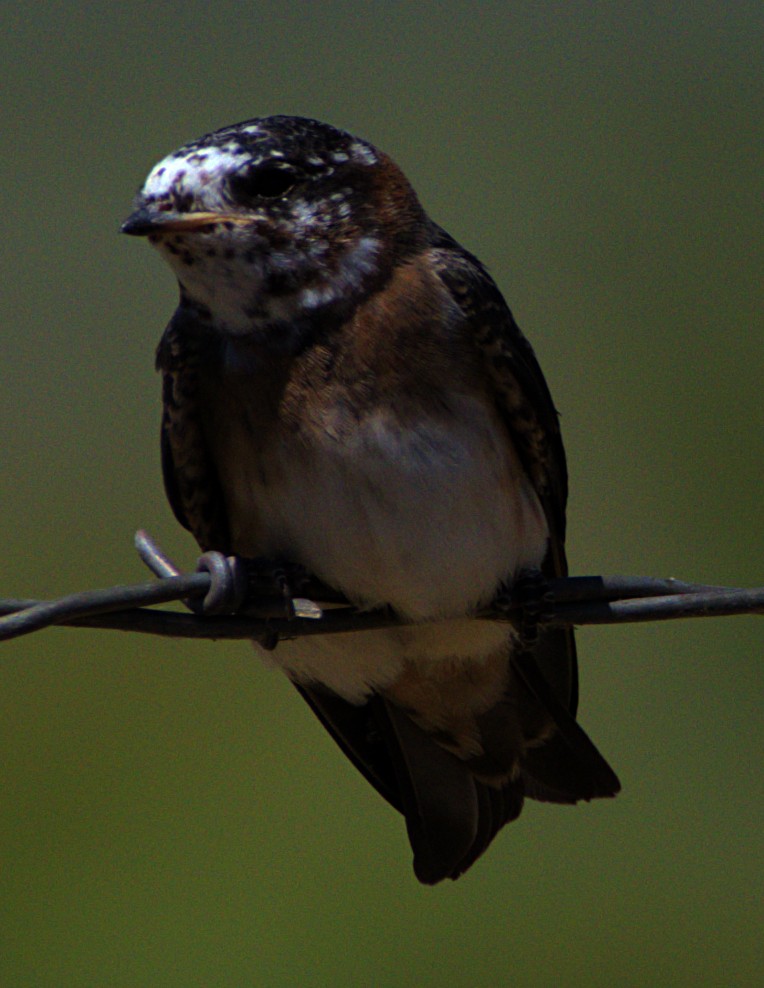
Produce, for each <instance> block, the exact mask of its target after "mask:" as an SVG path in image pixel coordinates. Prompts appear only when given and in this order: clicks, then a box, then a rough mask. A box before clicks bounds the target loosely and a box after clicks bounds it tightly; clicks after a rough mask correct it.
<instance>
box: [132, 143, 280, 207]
mask: <svg viewBox="0 0 764 988" xmlns="http://www.w3.org/2000/svg"><path fill="white" fill-rule="evenodd" d="M262 156H263V157H265V156H266V155H265V154H263V155H262ZM253 160H254V161H256V160H257V155H253V153H252V151H251V150H250V149H249V148H245V147H243V146H242V144H241V142H240V141H237V140H233V139H232V140H231V141H227V142H222V143H219V144H207V145H204V144H202V143H201V142H198V141H197V142H194V143H192V144H186V145H185V146H184V147H182V148H180V149H179V150H177V151H173V153H172V154H168V155H167V157H166V158H163V159H162V161H160V162H159V163H158V164H157V165H155V166H154V167H153V168H152V170H151V171H150V172H149V176H148V178H147V179H146V182H145V184H144V186H143V193H144V195H151V196H161V195H162V194H163V193H168V192H170V191H171V190H172V191H173V192H174V193H175V194H179V193H183V192H189V193H193V192H198V191H201V190H202V189H204V188H205V187H206V186H208V185H210V184H212V183H215V182H217V181H218V180H219V179H220V178H221V177H222V176H223V175H227V174H230V173H231V172H233V171H236V170H237V169H238V168H241V167H242V165H244V164H245V163H252V161H253Z"/></svg>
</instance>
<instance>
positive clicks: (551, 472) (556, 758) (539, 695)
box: [433, 228, 620, 802]
mask: <svg viewBox="0 0 764 988" xmlns="http://www.w3.org/2000/svg"><path fill="white" fill-rule="evenodd" d="M433 260H434V263H435V267H436V270H437V271H438V274H439V277H440V279H441V281H442V282H443V284H444V285H445V286H446V288H447V289H448V291H449V293H450V295H451V298H452V299H453V301H454V302H455V303H456V304H457V306H458V307H459V309H460V310H461V313H462V315H463V318H464V320H465V324H466V326H467V328H468V332H469V333H470V334H471V336H472V339H473V340H474V343H475V345H476V347H477V348H478V350H479V352H480V354H481V356H482V360H483V367H484V369H485V373H486V376H487V378H488V380H489V381H490V386H491V390H492V392H493V394H494V397H495V400H496V404H497V407H498V409H499V411H500V413H501V416H502V418H503V420H504V423H505V425H506V427H507V429H508V432H509V434H510V437H511V439H512V442H513V443H514V446H515V449H516V450H517V453H518V455H519V457H520V460H521V462H522V464H523V466H524V468H525V471H526V473H527V474H528V477H529V478H530V480H531V482H532V484H533V487H534V489H535V491H536V494H537V496H538V498H539V501H540V502H541V505H542V508H543V510H544V514H545V516H546V520H547V525H548V528H549V545H548V549H547V554H546V557H545V559H544V562H543V564H542V570H543V573H544V575H545V576H547V577H564V576H567V574H568V564H567V560H566V557H565V508H566V503H567V497H568V477H567V466H566V461H565V451H564V449H563V445H562V438H561V435H560V426H559V420H558V415H557V411H556V409H555V407H554V404H553V402H552V397H551V395H550V393H549V388H548V387H547V384H546V381H545V379H544V375H543V374H542V372H541V368H540V367H539V364H538V361H537V359H536V355H535V354H534V352H533V349H532V348H531V345H530V343H528V341H527V340H526V338H525V337H524V336H523V334H522V332H521V331H520V329H519V327H518V326H517V323H516V322H515V320H514V318H513V316H512V313H511V312H510V310H509V308H508V306H507V304H506V302H505V301H504V298H503V297H502V295H501V293H500V292H499V290H498V288H497V287H496V285H495V283H494V282H493V280H492V278H491V277H490V275H489V274H488V272H487V271H486V269H485V268H484V267H483V265H482V264H481V263H480V261H478V260H477V258H475V257H473V256H472V255H471V254H470V253H468V252H467V251H465V250H464V248H462V247H461V246H460V245H459V244H458V243H456V241H454V240H453V239H452V238H451V237H449V235H448V234H446V233H445V232H444V231H441V230H440V229H439V228H438V229H437V230H436V234H435V236H434V246H433ZM512 661H513V667H514V669H515V672H516V673H517V676H518V677H519V679H520V680H521V682H522V683H523V684H524V687H525V688H526V689H527V690H528V691H529V692H530V693H531V694H532V695H533V696H534V697H535V699H536V701H537V702H538V703H540V704H541V706H542V707H543V708H544V709H545V710H546V712H547V714H548V715H549V716H550V717H551V719H552V720H553V722H554V724H555V727H556V728H557V730H556V732H555V734H554V735H553V736H552V737H551V738H550V739H549V740H548V741H546V742H545V743H543V744H541V745H539V746H537V747H534V748H531V749H529V751H528V753H527V754H526V758H525V765H524V774H525V777H526V779H525V782H526V785H525V791H526V793H527V794H528V795H530V796H533V797H534V798H537V799H546V800H551V801H555V802H575V801H576V800H578V799H591V798H593V797H595V796H610V795H614V794H615V793H616V792H617V791H618V790H619V788H620V784H619V782H618V779H617V777H616V776H615V774H614V772H613V771H612V769H611V768H610V766H609V765H608V764H607V762H606V761H605V759H604V758H603V757H602V755H600V753H599V752H598V751H597V749H596V748H595V746H594V745H593V744H592V742H591V741H590V740H589V738H588V737H587V735H586V734H585V733H584V731H583V730H582V729H581V727H579V725H578V724H577V723H576V722H575V719H574V718H575V714H576V708H577V705H578V671H577V661H576V646H575V640H574V636H573V629H572V628H545V629H542V631H541V634H540V637H539V643H538V646H537V647H536V649H535V651H534V654H533V655H530V654H529V653H528V652H523V653H518V654H517V655H515V656H513V660H512Z"/></svg>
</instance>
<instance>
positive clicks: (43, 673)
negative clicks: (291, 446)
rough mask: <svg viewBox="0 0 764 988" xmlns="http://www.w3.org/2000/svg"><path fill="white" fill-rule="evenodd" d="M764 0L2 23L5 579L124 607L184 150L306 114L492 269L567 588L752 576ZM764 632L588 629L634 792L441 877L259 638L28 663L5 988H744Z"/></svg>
mask: <svg viewBox="0 0 764 988" xmlns="http://www.w3.org/2000/svg"><path fill="white" fill-rule="evenodd" d="M763 10H764V8H762V6H761V4H760V3H744V2H735V3H730V4H718V3H694V4H684V5H683V4H678V3H677V4H672V3H640V4H632V5H627V4H595V3H513V4H507V3H481V4H468V3H449V2H446V3H438V4H434V3H433V4H430V3H421V4H415V3H411V4H399V3H384V4H383V3H369V4H363V5H362V4H351V3H340V2H327V3H321V4H296V3H275V2H268V3H232V2H219V3H214V4H207V3H204V4H203V3H197V2H184V3H159V4H157V5H149V4H143V3H141V4H138V3H134V2H127V3H123V4H121V5H119V6H117V5H111V6H106V5H97V4H87V3H68V4H67V3H34V2H33V3H31V4H27V5H25V6H21V5H12V4H10V3H8V4H4V5H3V7H2V13H0V18H2V23H1V24H0V28H2V36H3V38H4V53H3V63H2V67H1V68H0V73H2V79H0V83H1V84H2V91H3V100H2V104H3V106H2V115H3V125H2V133H3V147H4V151H3V155H2V164H1V165H0V167H2V170H3V176H2V189H3V210H2V212H3V227H2V234H3V248H2V265H3V268H4V271H3V276H2V282H3V303H2V304H3V313H4V315H3V372H2V390H1V391H0V416H1V418H0V422H1V423H2V450H3V452H2V473H1V474H0V496H1V497H2V511H3V522H2V540H1V543H0V544H1V545H2V562H1V563H0V571H1V573H2V585H1V586H0V594H4V595H7V596H46V597H50V596H55V595H57V594H60V593H63V592H67V591H72V590H75V589H80V588H87V587H96V586H106V585H110V584H113V583H117V582H133V581H138V580H141V579H143V578H144V572H143V571H142V569H141V567H140V565H139V564H138V562H137V560H136V558H135V557H134V554H133V552H132V549H131V537H132V533H133V531H134V529H135V528H137V527H139V526H141V525H143V526H146V527H148V528H149V529H150V530H151V531H152V532H153V533H155V534H156V535H157V536H158V537H160V539H161V540H162V541H163V543H164V544H165V545H166V547H167V548H168V549H169V550H170V551H171V552H172V553H174V554H175V555H176V556H177V557H178V558H179V559H180V560H182V561H183V562H184V563H186V564H190V563H191V561H192V560H193V558H194V546H193V545H192V543H191V540H190V537H188V536H186V535H185V533H183V532H181V531H180V530H179V529H178V526H177V525H176V523H175V522H174V520H173V518H172V517H171V514H170V512H169V509H168V508H167V507H166V505H165V502H164V497H163V494H162V490H161V481H160V475H159V465H158V449H157V422H158V415H159V382H158V380H157V378H156V376H155V374H154V372H153V351H154V346H155V344H156V341H157V340H158V337H159V334H160V332H161V330H162V328H163V325H164V323H165V321H166V320H167V319H168V318H169V316H170V314H171V312H172V310H173V308H174V305H175V288H174V285H173V280H172V277H171V275H170V273H169V270H167V269H166V268H165V267H164V265H163V264H162V263H161V262H160V260H159V258H158V257H157V256H156V255H155V254H154V253H153V252H152V251H151V250H150V249H149V248H148V247H147V246H146V245H145V244H143V243H137V242H135V241H134V240H128V239H127V238H120V237H119V236H117V228H118V225H119V222H120V221H121V219H122V218H123V217H124V216H125V215H126V214H127V212H128V210H129V207H130V201H131V197H132V195H133V192H134V190H135V189H136V187H137V186H138V185H139V184H140V183H141V182H142V180H143V178H144V176H145V174H146V172H147V171H148V169H149V167H150V166H151V165H152V164H153V163H154V162H155V161H156V160H158V159H159V158H160V157H162V156H163V155H164V154H165V153H166V152H168V151H170V150H172V149H174V148H175V147H176V146H178V145H179V144H181V143H182V142H184V141H185V140H187V139H191V138H194V137H196V136H198V135H199V134H201V133H204V132H206V131H208V130H212V129H215V128H217V127H220V126H222V125H224V124H228V123H232V122H235V121H237V120H241V119H244V118H247V117H250V116H256V115H263V114H268V113H276V112H279V113H298V114H302V115H307V116H315V117H318V118H321V119H325V120H328V121H330V122H332V123H334V124H336V125H338V126H341V127H344V128H347V129H349V130H351V131H354V132H356V133H358V134H360V135H362V136H364V137H366V138H368V139H370V140H371V141H373V142H375V143H377V144H378V145H379V146H380V147H382V148H384V149H385V150H387V151H388V152H390V153H391V154H392V155H393V156H394V157H395V158H396V159H397V160H398V162H399V163H400V164H401V165H402V167H403V168H404V170H405V171H406V172H407V174H408V175H409V177H410V178H411V180H412V182H413V184H414V185H415V187H416V188H417V189H418V191H419V192H420V195H421V197H422V199H423V201H424V203H425V205H426V206H427V207H428V209H429V210H430V212H431V213H432V215H433V216H434V217H435V218H437V219H438V220H439V221H440V222H441V223H442V224H443V225H444V226H445V227H446V228H447V229H448V230H449V231H450V232H452V233H453V234H454V235H455V236H456V237H457V238H458V239H459V240H461V241H462V242H463V243H464V244H465V245H466V246H467V247H469V248H470V249H472V250H474V251H476V252H477V253H478V254H479V256H480V257H481V258H482V259H483V260H484V261H485V262H486V263H487V264H488V266H489V267H490V268H491V270H492V271H493V273H494V275H495V276H496V279H497V281H498V282H499V284H500V285H501V286H502V288H503V290H504V292H505V294H506V295H507V298H508V300H509V301H510V304H511V305H512V307H513V309H514V311H515V314H516V316H517V318H518V320H519V322H520V324H521V325H522V326H523V327H524V328H525V330H526V332H527V333H528V335H529V336H530V338H531V340H532V342H533V344H534V346H535V347H536V349H537V352H538V354H539V357H540V360H541V363H542V365H543V367H544V369H545V371H546V373H547V376H548V379H549V382H550V386H551V388H552V391H553V394H554V395H555V399H556V402H557V404H558V406H559V408H560V409H561V411H562V414H563V427H564V432H565V438H566V443H567V448H568V452H569V458H570V464H571V483H572V497H571V506H570V542H569V545H570V553H569V555H570V558H571V561H572V570H573V572H574V573H614V572H627V573H635V574H649V575H663V576H668V575H676V576H680V577H683V578H687V579H693V580H698V581H707V582H719V583H730V584H736V583H737V584H750V585H756V584H762V583H763V582H764V564H763V563H762V556H763V553H762V549H763V548H764V539H763V538H762V525H761V522H762V508H761V492H762V480H763V479H764V477H763V476H762V435H763V433H764V412H763V408H764V403H763V402H762V390H761V389H762V361H763V358H764V342H763V340H762V293H761V281H762V220H763V219H764V217H763V216H762V202H763V201H764V197H763V196H762V181H761V177H762V155H761V150H762V146H761V137H762V119H763V118H764V113H763V111H764V99H763V98H762V97H763V86H762V83H763V81H764V70H763V69H762V59H761V51H762V42H763V40H764V13H763ZM761 620H762V619H761V618H758V619H754V618H732V619H719V620H709V621H693V622H691V621H686V622H680V623H668V624H662V625H661V624H647V625H631V626H628V627H621V628H608V629H603V628H600V629H591V628H589V629H585V630H582V631H581V632H580V635H579V642H580V654H581V681H582V702H581V719H582V721H583V723H584V724H585V726H586V727H587V729H588V730H589V731H590V733H591V735H592V737H593V738H595V739H596V741H597V743H598V744H599V746H600V747H601V748H602V750H603V752H605V753H606V755H607V756H608V757H609V758H610V759H611V761H612V763H613V764H614V766H615V767H616V768H617V770H618V771H619V774H620V776H621V779H622V782H623V786H624V791H623V793H622V795H621V796H619V798H618V799H617V800H614V801H612V802H610V801H609V802H600V803H596V804H592V805H583V806H580V807H578V808H575V809H571V808H559V807H551V806H543V805H539V804H534V803H531V804H530V805H528V806H527V808H526V810H525V812H524V814H523V817H522V818H521V820H520V821H519V822H517V823H516V824H513V825H512V827H510V828H507V830H505V831H504V832H503V833H502V834H501V836H500V837H499V838H498V839H497V841H496V843H495V845H494V846H493V847H492V848H491V850H490V852H489V854H488V855H487V856H486V857H485V858H484V859H483V860H482V861H481V862H480V863H479V864H478V865H477V866H476V867H475V868H474V869H473V870H472V871H471V872H470V873H469V874H468V875H467V876H466V877H465V878H463V879H462V880H461V881H459V882H458V883H456V884H450V883H449V884H445V885H442V886H439V887H437V888H435V889H426V888H422V887H420V886H419V885H417V883H416V882H415V880H414V878H413V875H412V873H411V869H410V854H409V849H408V845H407V842H406V837H405V832H404V827H403V823H402V821H401V819H400V818H399V817H398V816H397V814H395V813H394V812H393V811H392V810H390V809H389V808H388V807H387V806H386V805H385V804H383V802H382V800H381V799H380V798H379V797H378V796H377V795H376V794H375V793H374V792H373V791H372V790H371V788H370V787H369V786H368V785H367V784H366V783H365V782H364V781H363V780H362V779H361V778H360V776H358V775H357V773H356V772H355V771H354V769H353V768H352V767H351V766H350V764H349V763H348V762H346V761H345V760H344V759H343V758H342V757H341V755H340V754H339V753H338V751H337V750H336V749H335V748H334V745H333V743H332V742H331V740H330V739H329V738H328V736H326V735H325V734H324V733H323V731H322V730H321V728H320V727H319V725H318V724H317V722H315V721H314V719H313V717H312V715H311V714H310V712H309V711H308V709H307V708H306V707H305V705H304V704H303V703H302V702H301V700H300V699H299V697H298V696H297V695H296V694H295V693H294V692H293V690H292V689H291V687H290V686H289V685H288V683H286V682H285V681H284V680H283V679H282V677H281V676H280V675H279V674H278V673H276V672H274V671H271V670H268V669H266V668H265V667H264V666H262V665H261V664H260V663H259V662H258V661H256V660H255V658H254V656H253V654H252V651H251V649H250V648H249V647H248V646H247V645H246V644H244V643H239V644H231V645H225V644H214V643H200V644H196V645H193V644H185V643H176V644H172V643H166V642H163V641H160V640H152V639H150V638H146V637H139V636H134V637H132V636H130V635H126V634H118V633H116V632H115V633H106V632H75V631H65V630H53V631H48V632H45V633H41V634H38V635H35V636H33V637H30V638H26V639H24V640H22V641H19V642H15V643H12V644H8V645H5V646H3V647H2V662H1V663H0V985H2V986H3V988H4V986H6V985H7V986H14V988H15V986H25V988H26V986H38V985H39V986H52V988H69V986H73V988H74V986H76V988H83V986H104V985H108V986H131V988H135V986H142V985H151V986H153V985H161V986H218V985H220V986H241V985H264V986H271V985H273V986H282V985H285V986H291V985H301V986H302V985H306V986H314V985H316V986H324V985H331V986H366V985H369V986H399V985H418V986H459V988H461V986H465V988H466V986H478V988H480V986H489V985H490V986H496V985H503V984H511V985H513V986H546V985H549V986H553V985H554V986H558V985H561V986H575V985H586V986H600V985H602V986H605V985H607V986H611V985H619V986H622V985H639V986H642V985H693V986H695V985H720V986H721V985H724V986H730V985H755V984H760V983H761V982H760V980H759V979H760V976H761V967H762V956H761V954H762V944H761V940H762V936H761V930H762V920H763V919H764V914H763V910H762V902H761V897H760V893H761V882H762V871H763V870H764V869H763V868H762V838H761V831H762V809H764V787H763V786H762V758H761V755H762V751H763V750H764V745H763V744H762V741H763V740H764V738H763V737H762V734H763V732H762V702H761V701H762V684H763V683H764V673H763V671H762V662H761V660H762V646H763V645H764V625H762V623H761Z"/></svg>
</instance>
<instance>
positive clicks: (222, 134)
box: [143, 121, 379, 197]
mask: <svg viewBox="0 0 764 988" xmlns="http://www.w3.org/2000/svg"><path fill="white" fill-rule="evenodd" d="M274 158H275V159H279V158H281V159H285V160H288V161H290V162H293V163H295V164H299V165H302V166H303V167H305V168H306V169H307V170H308V171H312V170H315V171H323V172H324V173H331V172H332V171H333V170H334V169H335V168H337V167H341V166H342V165H344V164H346V163H348V162H351V161H352V162H353V163H355V164H360V165H363V166H367V167H370V166H373V165H376V164H378V163H379V156H378V154H377V152H376V150H375V148H374V147H372V145H370V144H367V143H366V142H365V141H362V140H359V139H358V138H355V137H352V136H351V135H350V134H345V133H344V132H343V131H338V130H335V129H334V128H325V129H323V128H319V127H318V125H316V128H315V129H311V128H309V127H306V128H304V129H299V128H297V129H288V128H286V127H285V128H284V130H283V131H282V132H281V133H279V131H278V130H275V129H272V128H270V127H268V126H264V125H262V124H259V123H257V122H255V121H253V122H250V123H244V124H238V125H236V126H234V127H226V128H223V129H222V130H219V131H216V132H215V133H213V134H206V135H205V136H204V137H201V138H199V139H198V140H196V141H191V142H190V143H189V144H185V145H184V146H183V147H182V148H179V149H178V150H177V151H173V152H172V154H169V155H167V157H166V158H163V159H162V161H160V162H159V163H158V164H157V165H155V166H154V168H153V169H152V170H151V172H150V173H149V176H148V178H147V179H146V182H145V183H144V186H143V194H144V196H151V197H160V196H162V195H167V194H169V193H170V192H172V194H173V195H184V194H191V195H194V194H198V193H199V192H201V191H203V190H204V189H205V188H207V187H209V186H211V185H214V184H216V183H217V182H218V181H219V180H220V179H221V178H222V177H223V176H225V175H229V174H231V173H232V172H235V171H237V170H238V169H239V168H242V167H243V166H245V165H247V166H252V165H258V164H259V163H260V162H262V161H265V160H273V159H274Z"/></svg>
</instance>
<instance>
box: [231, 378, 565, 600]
mask: <svg viewBox="0 0 764 988" xmlns="http://www.w3.org/2000/svg"><path fill="white" fill-rule="evenodd" d="M408 418H409V420H408V421H407V422H406V423H405V424H404V423H402V422H401V420H400V419H399V417H398V416H397V415H396V409H395V403H394V402H392V401H391V402H389V403H384V404H380V405H378V406H377V407H376V408H373V409H371V410H369V411H368V412H367V413H366V414H364V415H362V416H358V417H357V416H356V415H355V414H354V412H353V411H352V410H350V409H348V408H343V407H336V408H328V409H325V410H324V412H323V414H322V415H321V416H320V417H318V418H317V419H315V418H314V419H313V420H311V421H309V422H308V423H307V424H305V423H303V428H301V429H300V430H299V431H297V430H294V429H291V428H287V427H282V426H280V425H279V424H278V423H275V424H274V425H273V427H272V428H271V429H270V430H268V434H267V435H265V436H262V435H255V434H253V430H255V431H256V426H255V425H253V424H252V421H253V420H252V419H251V417H250V416H247V414H246V413H244V414H239V415H238V416H234V417H231V416H229V419H228V422H227V425H226V428H225V430H218V447H219V448H218V450H217V459H218V462H219V473H220V477H221V480H222V483H223V488H224V492H225V497H226V501H227V508H228V515H229V519H230V526H231V532H232V543H233V547H234V550H235V551H236V552H238V553H240V554H242V555H249V556H251V555H280V556H286V557H287V558H289V559H291V560H293V561H295V562H299V563H301V564H303V565H304V566H306V567H307V568H308V570H310V571H311V572H313V573H315V574H316V576H318V577H319V578H320V579H322V580H324V581H325V582H326V583H328V584H330V585H332V586H334V587H336V588H338V589H340V590H342V591H343V592H344V593H345V594H346V595H347V596H348V597H349V598H350V599H352V600H354V601H356V602H358V603H359V604H362V605H366V606H376V605H381V604H389V605H391V606H392V607H394V608H395V609H396V610H397V611H398V612H400V613H401V614H402V615H405V616H407V617H410V618H412V619H415V620H425V619H431V618H436V617H453V616H460V615H465V614H467V613H469V612H470V610H471V609H473V608H474V607H476V606H477V605H478V604H480V603H484V602H486V601H487V600H488V599H489V598H490V597H491V596H492V594H493V593H494V592H495V590H496V587H497V585H498V584H499V582H500V581H501V580H502V579H505V578H507V577H511V575H512V574H513V573H515V572H516V571H517V570H518V569H520V568H521V567H525V566H537V565H539V564H540V562H541V559H542V557H543V555H544V551H545V547H546V538H547V528H546V522H545V520H544V514H543V511H542V509H541V507H540V504H539V502H538V499H537V497H536V494H535V492H534V490H533V488H532V487H531V485H530V482H529V481H528V479H527V477H526V475H525V473H524V471H523V469H522V466H521V464H520V462H519V460H518V457H517V455H516V453H515V450H514V448H513V446H512V443H511V441H510V440H509V436H508V434H507V432H506V431H505V430H504V428H503V427H502V425H501V422H500V420H499V418H498V415H497V414H496V413H495V412H494V411H493V409H492V408H491V407H490V406H489V405H488V403H487V402H485V401H484V400H483V399H482V398H481V397H480V396H474V397H470V396H466V395H464V396H459V397H457V398H455V399H453V400H452V402H451V403H450V407H449V408H448V410H447V411H444V410H442V409H441V410H440V411H439V412H437V413H435V412H433V414H432V415H428V414H427V413H426V411H425V410H422V411H421V414H420V415H419V416H418V417H417V418H416V419H415V420H414V421H411V417H410V416H409V417H408Z"/></svg>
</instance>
